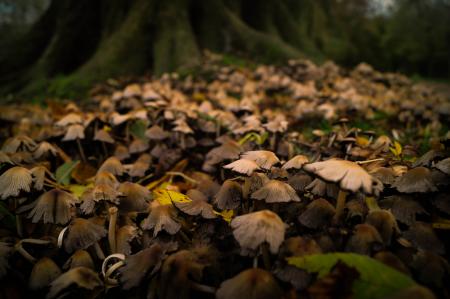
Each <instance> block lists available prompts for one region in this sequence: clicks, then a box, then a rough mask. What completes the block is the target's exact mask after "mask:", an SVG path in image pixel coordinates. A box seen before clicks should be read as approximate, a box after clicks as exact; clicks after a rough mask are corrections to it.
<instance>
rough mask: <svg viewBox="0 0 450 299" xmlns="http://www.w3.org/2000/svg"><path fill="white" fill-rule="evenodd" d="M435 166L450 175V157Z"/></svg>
mask: <svg viewBox="0 0 450 299" xmlns="http://www.w3.org/2000/svg"><path fill="white" fill-rule="evenodd" d="M434 167H436V168H437V169H439V170H440V171H442V172H443V173H445V174H448V175H450V158H447V159H444V160H441V161H439V162H438V163H436V165H435V166H434Z"/></svg>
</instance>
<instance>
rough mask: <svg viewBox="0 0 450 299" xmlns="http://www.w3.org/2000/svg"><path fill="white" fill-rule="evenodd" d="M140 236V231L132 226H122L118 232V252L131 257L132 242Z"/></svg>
mask: <svg viewBox="0 0 450 299" xmlns="http://www.w3.org/2000/svg"><path fill="white" fill-rule="evenodd" d="M138 236H139V229H138V228H137V227H136V226H134V225H131V224H127V225H124V226H121V227H120V228H119V229H118V230H117V231H116V252H117V253H122V254H125V255H129V254H130V253H131V245H130V242H131V241H133V240H134V239H136V238H137V237H138Z"/></svg>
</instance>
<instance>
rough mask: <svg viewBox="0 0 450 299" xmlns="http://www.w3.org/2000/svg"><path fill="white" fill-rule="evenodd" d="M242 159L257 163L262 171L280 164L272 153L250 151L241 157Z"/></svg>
mask: <svg viewBox="0 0 450 299" xmlns="http://www.w3.org/2000/svg"><path fill="white" fill-rule="evenodd" d="M241 159H245V160H250V161H253V162H255V163H256V164H257V165H258V166H259V167H261V168H262V169H266V170H269V169H270V168H271V167H272V166H273V165H274V164H276V163H278V162H280V160H279V159H278V157H277V156H276V155H275V154H274V153H273V152H270V151H248V152H245V153H243V154H242V155H241Z"/></svg>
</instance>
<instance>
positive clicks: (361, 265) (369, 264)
mask: <svg viewBox="0 0 450 299" xmlns="http://www.w3.org/2000/svg"><path fill="white" fill-rule="evenodd" d="M338 261H342V262H343V263H345V264H346V265H347V266H349V267H353V268H355V269H356V270H357V271H358V272H359V274H360V276H359V278H358V279H357V280H356V281H355V282H354V284H353V297H352V298H355V299H381V298H385V297H387V296H389V295H392V294H394V293H396V292H398V291H400V290H402V289H405V288H408V287H411V286H413V285H415V282H414V280H412V279H411V278H410V277H408V276H406V275H405V274H403V273H401V272H398V271H397V270H394V269H393V268H391V267H389V266H386V265H384V264H382V263H381V262H378V261H377V260H374V259H372V258H370V257H367V256H364V255H359V254H354V253H328V254H314V255H308V256H304V257H293V258H289V259H288V263H289V264H291V265H294V266H296V267H298V268H300V269H304V270H306V271H307V272H310V273H317V274H318V277H319V278H320V277H323V276H325V275H326V274H328V273H329V272H330V271H331V270H332V268H333V267H334V266H335V265H336V263H337V262H338Z"/></svg>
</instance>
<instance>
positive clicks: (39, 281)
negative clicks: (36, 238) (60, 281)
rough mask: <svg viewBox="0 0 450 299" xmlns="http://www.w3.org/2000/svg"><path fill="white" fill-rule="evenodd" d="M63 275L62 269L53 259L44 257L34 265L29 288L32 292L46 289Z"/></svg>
mask: <svg viewBox="0 0 450 299" xmlns="http://www.w3.org/2000/svg"><path fill="white" fill-rule="evenodd" d="M61 273H62V272H61V269H59V267H58V265H57V264H56V263H55V262H54V261H53V260H52V259H49V258H48V257H43V258H41V259H40V260H38V261H37V262H36V264H34V266H33V269H32V270H31V274H30V279H29V282H28V286H29V287H30V289H32V290H39V289H42V288H45V287H47V286H48V285H49V284H50V283H51V282H52V281H53V280H55V279H56V278H57V277H59V276H60V275H61Z"/></svg>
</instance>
